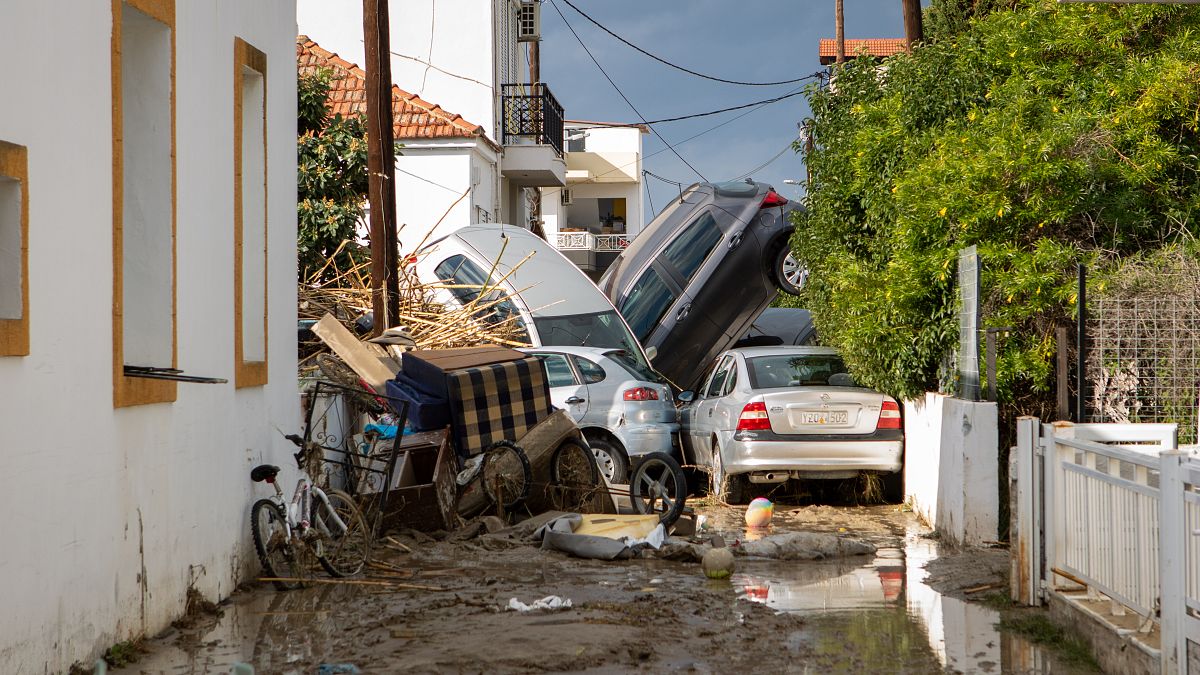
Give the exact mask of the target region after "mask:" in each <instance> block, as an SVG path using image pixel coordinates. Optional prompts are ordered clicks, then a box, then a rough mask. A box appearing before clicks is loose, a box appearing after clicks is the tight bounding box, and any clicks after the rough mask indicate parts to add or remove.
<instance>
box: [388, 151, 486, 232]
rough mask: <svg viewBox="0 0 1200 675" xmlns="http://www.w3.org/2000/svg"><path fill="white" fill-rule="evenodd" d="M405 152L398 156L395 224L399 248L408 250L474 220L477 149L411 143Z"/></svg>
mask: <svg viewBox="0 0 1200 675" xmlns="http://www.w3.org/2000/svg"><path fill="white" fill-rule="evenodd" d="M403 152H404V154H403V155H401V156H399V157H397V158H396V225H397V227H398V228H399V238H400V250H401V251H402V252H409V251H413V250H416V248H417V247H418V246H419V245H420V244H421V243H422V242H423V241H433V240H434V239H437V238H439V237H441V236H443V235H444V234H447V233H449V232H452V231H453V230H456V229H458V228H460V227H463V226H464V225H469V224H470V223H471V222H473V221H472V218H473V217H474V211H473V206H474V200H473V196H472V194H471V191H472V185H471V177H472V168H471V167H472V164H473V161H472V160H473V155H474V154H475V153H474V151H473V150H472V149H471V148H470V147H459V148H450V147H447V146H433V147H413V146H411V145H408V146H406V147H405V148H404V150H403ZM464 195H465V196H464ZM439 221H440V222H439Z"/></svg>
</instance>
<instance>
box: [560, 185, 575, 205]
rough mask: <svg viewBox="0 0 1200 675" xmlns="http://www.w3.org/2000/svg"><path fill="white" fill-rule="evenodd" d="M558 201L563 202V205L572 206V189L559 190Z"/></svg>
mask: <svg viewBox="0 0 1200 675" xmlns="http://www.w3.org/2000/svg"><path fill="white" fill-rule="evenodd" d="M558 203H560V204H562V205H563V206H570V205H571V203H572V199H571V191H570V190H568V189H567V188H563V189H562V190H559V192H558Z"/></svg>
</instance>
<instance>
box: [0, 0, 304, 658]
mask: <svg viewBox="0 0 1200 675" xmlns="http://www.w3.org/2000/svg"><path fill="white" fill-rule="evenodd" d="M66 15H69V19H67V18H66ZM0 34H3V36H4V38H5V44H6V46H7V48H8V49H9V50H10V52H11V53H13V54H23V55H25V57H26V58H28V59H29V60H28V61H26V62H25V63H26V65H24V66H22V67H19V68H8V69H6V70H5V71H4V74H3V75H0V84H2V85H3V90H4V91H6V92H10V93H11V94H15V93H16V92H20V96H19V97H17V96H15V95H14V96H12V97H11V98H10V99H8V100H9V101H10V104H9V105H5V106H3V107H2V108H0V383H3V384H4V386H3V387H2V388H0V419H2V420H3V423H4V426H5V428H6V429H7V430H8V431H7V439H6V442H5V443H4V450H3V451H2V452H0V473H2V474H3V475H4V476H6V477H7V478H8V480H7V482H6V487H5V490H4V495H5V496H4V500H3V503H4V505H5V512H6V515H5V521H6V524H5V526H4V528H3V532H4V543H5V546H4V552H3V554H0V598H3V606H4V611H3V612H0V672H5V673H32V672H38V673H41V672H66V671H67V670H69V669H70V668H71V666H72V665H73V664H75V663H90V661H91V660H93V659H95V658H96V657H97V656H99V655H100V654H102V653H103V652H104V650H105V649H107V648H108V647H110V646H111V645H113V644H115V643H117V642H121V641H125V640H130V639H134V638H137V637H139V636H143V635H149V634H153V633H156V632H158V631H160V630H161V629H163V628H165V627H166V626H167V625H168V624H169V623H170V621H172V620H173V619H175V618H178V617H179V616H180V615H182V614H183V612H184V610H185V606H186V602H187V596H188V592H189V589H194V590H195V591H196V592H199V593H200V594H201V595H202V596H204V597H206V598H208V599H212V600H215V599H219V598H222V597H224V596H227V595H228V594H230V593H231V592H232V591H233V589H234V588H235V587H236V585H237V584H238V583H239V582H241V581H243V580H245V579H246V578H248V577H249V576H250V575H252V574H256V573H257V570H258V563H257V561H256V556H255V553H254V548H253V544H252V543H251V538H250V534H249V529H250V528H249V510H250V505H251V503H252V501H253V499H254V498H255V496H256V494H259V492H258V490H256V488H260V486H256V485H254V484H252V483H251V481H250V479H249V470H250V468H251V467H253V466H254V465H256V464H259V463H264V462H265V463H274V464H279V465H281V466H284V467H286V468H288V469H292V468H293V467H290V466H288V465H289V464H291V454H290V452H289V451H288V450H287V448H286V447H285V446H286V445H288V443H287V442H286V441H284V439H283V438H282V436H281V434H280V433H279V432H278V431H277V430H281V429H282V430H295V429H297V428H298V426H299V418H300V415H299V401H298V394H297V384H296V332H295V326H296V286H295V284H296V189H295V185H296V86H295V70H294V68H295V66H294V61H293V58H294V51H293V43H294V39H295V9H294V5H293V3H292V2H290V1H289V0H258V1H256V2H253V3H247V2H239V1H237V0H211V1H209V2H203V3H200V2H176V1H175V0H111V1H109V2H83V1H82V0H73V1H71V2H54V3H43V2H7V3H2V4H0ZM18 102H19V103H18ZM293 470H294V469H293Z"/></svg>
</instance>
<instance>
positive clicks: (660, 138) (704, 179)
mask: <svg viewBox="0 0 1200 675" xmlns="http://www.w3.org/2000/svg"><path fill="white" fill-rule="evenodd" d="M565 1H566V0H564V2H565ZM550 4H552V5H554V11H555V12H558V16H559V17H560V18H561V19H562V20H563V23H564V24H566V26H567V30H569V31H571V35H574V36H575V40H576V41H577V42H579V46H580V47H583V51H585V52H587V55H588V58H590V59H591V60H592V63H594V64H596V67H597V68H599V69H600V73H601V74H602V75H604V79H606V80H608V83H609V84H611V85H612V87H613V89H615V90H616V91H617V93H618V94H620V96H621V98H623V99H625V103H626V104H628V105H629V108H630V109H631V110H633V112H634V113H635V114H636V115H637V116H638V119H640V120H641V121H642V124H646V126H647V127H649V129H650V131H651V132H653V133H654V135H655V136H658V140H660V141H662V142H663V145H666V146H667V147H668V148H670V150H671V152H673V153H674V154H675V156H676V157H678V158H679V161H681V162H683V163H684V164H687V167H688V168H689V169H691V170H692V171H694V172H695V173H696V175H697V176H700V180H703V181H707V180H708V179H707V178H705V177H704V174H702V173H700V171H699V170H698V169H697V168H696V167H694V166H692V165H691V163H690V162H688V161H687V160H686V159H684V158H683V155H681V154H679V151H678V150H676V149H675V148H674V146H672V145H671V144H670V143H668V142H667V139H665V138H663V136H662V134H660V133H658V130H657V129H655V128H654V127H652V126H650V125H649V124H648V123H647V122H646V116H645V115H643V114H642V113H641V112H639V111H638V109H637V107H636V106H635V105H633V102H632V101H630V100H629V97H628V96H626V95H625V92H623V91H621V88H620V87H618V86H617V83H616V82H613V79H612V78H611V77H609V76H608V73H607V72H606V71H605V70H604V66H602V65H600V62H599V61H597V60H596V57H595V56H593V55H592V50H590V49H588V48H587V45H585V44H584V43H583V38H580V37H579V33H576V32H575V27H574V26H572V25H571V22H569V21H567V17H566V15H565V14H563V13H562V10H561V9H559V8H558V3H556V2H554V0H551V3H550Z"/></svg>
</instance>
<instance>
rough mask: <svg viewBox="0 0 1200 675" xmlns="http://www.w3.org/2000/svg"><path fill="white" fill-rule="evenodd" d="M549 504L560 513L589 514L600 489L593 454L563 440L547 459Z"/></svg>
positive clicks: (600, 482) (599, 478)
mask: <svg viewBox="0 0 1200 675" xmlns="http://www.w3.org/2000/svg"><path fill="white" fill-rule="evenodd" d="M550 482H551V491H552V502H553V504H554V507H555V508H556V509H559V510H560V511H578V512H581V513H587V512H590V511H591V505H592V504H593V503H594V501H595V500H594V499H593V496H594V495H595V494H596V492H597V491H598V490H601V489H603V483H602V481H601V473H600V468H599V467H598V466H596V459H595V457H594V456H593V455H592V451H591V450H589V449H587V448H586V447H584V446H583V445H580V444H579V443H578V442H577V441H574V440H566V441H563V442H562V444H560V445H559V446H558V448H557V449H556V450H555V451H554V456H553V457H552V458H551V459H550Z"/></svg>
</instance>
